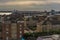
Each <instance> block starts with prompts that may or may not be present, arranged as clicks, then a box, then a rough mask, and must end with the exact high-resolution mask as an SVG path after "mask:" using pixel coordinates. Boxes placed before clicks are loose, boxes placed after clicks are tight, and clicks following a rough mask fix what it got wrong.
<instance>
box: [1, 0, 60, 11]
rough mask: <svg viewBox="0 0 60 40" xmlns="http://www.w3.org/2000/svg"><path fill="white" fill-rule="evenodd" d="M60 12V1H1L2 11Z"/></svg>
mask: <svg viewBox="0 0 60 40" xmlns="http://www.w3.org/2000/svg"><path fill="white" fill-rule="evenodd" d="M14 9H16V10H23V11H30V10H32V11H42V10H52V9H54V10H60V0H0V10H14Z"/></svg>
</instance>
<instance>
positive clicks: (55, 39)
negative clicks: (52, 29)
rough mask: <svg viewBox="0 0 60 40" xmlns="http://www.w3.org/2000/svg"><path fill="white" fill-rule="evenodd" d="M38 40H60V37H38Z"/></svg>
mask: <svg viewBox="0 0 60 40" xmlns="http://www.w3.org/2000/svg"><path fill="white" fill-rule="evenodd" d="M37 40H60V35H51V36H43V37H38V38H37Z"/></svg>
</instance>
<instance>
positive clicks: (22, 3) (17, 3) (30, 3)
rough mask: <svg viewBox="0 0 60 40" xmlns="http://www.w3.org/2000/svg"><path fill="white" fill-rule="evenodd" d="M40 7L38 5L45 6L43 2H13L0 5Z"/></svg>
mask: <svg viewBox="0 0 60 40" xmlns="http://www.w3.org/2000/svg"><path fill="white" fill-rule="evenodd" d="M33 4H34V5H40V4H47V3H46V2H44V1H15V2H6V3H0V5H33Z"/></svg>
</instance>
